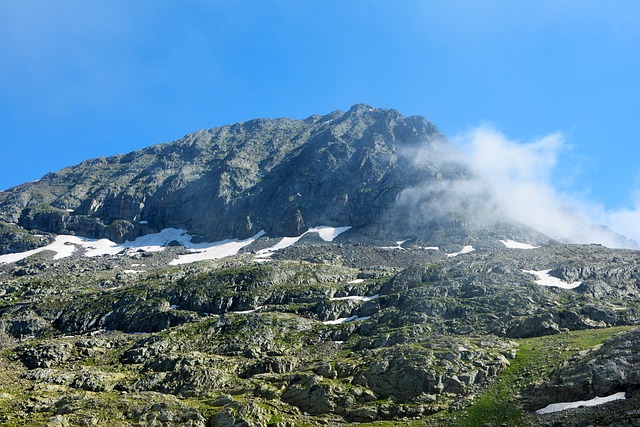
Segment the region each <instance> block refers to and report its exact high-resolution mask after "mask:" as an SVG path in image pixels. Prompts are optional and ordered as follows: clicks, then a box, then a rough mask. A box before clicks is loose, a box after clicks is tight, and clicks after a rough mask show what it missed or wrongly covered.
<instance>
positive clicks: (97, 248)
mask: <svg viewBox="0 0 640 427" xmlns="http://www.w3.org/2000/svg"><path fill="white" fill-rule="evenodd" d="M264 234H265V232H264V231H261V232H259V233H258V234H256V235H255V236H253V237H250V238H249V239H245V240H237V239H233V240H222V241H220V242H213V243H191V239H192V236H191V235H189V234H187V231H186V230H182V229H177V228H165V229H164V230H162V231H160V232H159V233H153V234H147V235H145V236H141V237H138V238H137V239H135V240H133V241H127V242H124V243H120V244H118V243H115V242H112V241H111V240H109V239H99V240H94V239H87V238H84V237H77V236H66V235H61V236H57V237H56V238H55V240H54V241H53V243H51V244H49V245H47V246H43V247H41V248H37V249H33V250H30V251H26V252H20V253H16V254H7V255H2V256H0V264H8V263H11V262H16V261H20V260H22V259H25V258H27V257H30V256H31V255H35V254H37V253H39V252H43V251H53V252H55V253H56V254H55V256H54V257H53V259H55V260H58V259H62V258H66V257H69V256H71V255H73V253H74V252H75V251H76V250H77V249H78V248H82V249H84V250H85V252H84V255H85V256H87V257H97V256H101V255H116V254H119V253H121V252H123V251H125V252H126V253H134V252H137V251H140V250H142V251H146V252H159V251H163V250H164V249H165V247H167V245H168V244H169V243H170V242H174V241H175V242H178V243H179V244H181V245H182V246H184V247H186V248H188V249H191V250H192V251H194V252H195V253H192V254H187V255H181V256H180V257H178V259H176V260H173V261H171V262H170V264H171V265H178V264H186V263H190V262H196V261H202V260H206V259H218V258H223V257H226V256H231V255H235V254H237V253H238V251H239V250H240V249H242V248H243V247H245V246H247V245H249V244H251V243H253V241H255V240H256V239H257V238H258V237H260V236H262V235H264Z"/></svg>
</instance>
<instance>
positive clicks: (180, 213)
mask: <svg viewBox="0 0 640 427" xmlns="http://www.w3.org/2000/svg"><path fill="white" fill-rule="evenodd" d="M105 238H106V239H105ZM639 324H640V251H635V250H622V249H609V248H606V247H603V246H600V245H565V244H562V243H559V242H556V241H553V240H552V239H549V238H548V237H546V236H544V235H542V234H540V233H538V232H536V231H534V230H531V229H529V228H527V227H525V226H523V225H520V224H516V223H514V222H513V221H510V220H509V219H508V218H506V217H505V216H503V215H501V213H500V211H499V209H498V207H497V206H496V204H495V203H494V202H493V200H492V197H491V192H490V191H489V190H488V189H487V188H486V187H485V186H484V185H483V183H482V181H481V180H479V179H477V177H474V175H473V173H472V171H471V170H470V169H469V168H468V167H467V166H466V164H465V161H464V159H463V157H462V155H461V153H459V152H458V151H456V149H455V148H454V147H452V146H451V145H450V144H449V143H448V142H447V140H446V139H445V138H444V137H443V136H442V135H440V134H439V133H438V131H437V129H436V128H435V126H433V125H432V124H431V123H429V122H428V121H427V120H426V119H424V118H422V117H403V116H402V115H401V114H400V113H398V112H397V111H395V110H384V109H374V108H371V107H368V106H365V105H356V106H354V107H353V108H351V109H350V110H349V111H348V112H342V111H336V112H333V113H330V114H328V115H325V116H312V117H309V118H308V119H305V120H290V119H261V120H252V121H249V122H245V123H239V124H235V125H231V126H224V127H220V128H214V129H209V130H203V131H200V132H196V133H194V134H190V135H187V136H185V137H184V138H182V139H180V140H178V141H175V142H170V143H167V144H161V145H155V146H152V147H149V148H145V149H142V150H139V151H135V152H133V153H129V154H126V155H119V156H114V157H109V158H99V159H94V160H89V161H86V162H84V163H81V164H80V165H77V166H74V167H69V168H66V169H63V170H61V171H59V172H56V173H51V174H48V175H46V176H45V177H43V178H42V179H41V180H39V181H37V182H32V183H27V184H24V185H21V186H18V187H15V188H12V189H10V190H8V191H4V192H1V193H0V426H1V427H4V426H18V425H21V426H22V425H28V426H60V427H62V426H90V425H96V426H119V427H125V426H126V427H129V426H131V427H133V426H138V427H143V426H163V427H171V426H176V427H177V426H189V427H295V426H347V425H359V424H365V425H371V426H375V427H390V426H405V427H417V426H430V427H449V426H482V425H486V426H513V427H518V426H520V427H524V426H527V427H531V426H558V425H562V426H574V427H582V426H585V425H589V424H591V425H602V426H609V425H611V426H638V425H640V374H639V373H640V329H638V325H639ZM592 405H595V406H592ZM578 406H582V407H581V408H577V407H578ZM570 408H573V409H570Z"/></svg>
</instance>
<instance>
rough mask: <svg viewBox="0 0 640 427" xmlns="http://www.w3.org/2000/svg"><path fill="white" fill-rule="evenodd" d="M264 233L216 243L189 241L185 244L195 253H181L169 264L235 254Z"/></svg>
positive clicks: (186, 262)
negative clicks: (194, 242)
mask: <svg viewBox="0 0 640 427" xmlns="http://www.w3.org/2000/svg"><path fill="white" fill-rule="evenodd" d="M264 234H265V232H264V230H262V231H260V232H259V233H258V234H256V235H254V236H252V237H249V238H248V239H244V240H238V239H227V240H222V241H219V242H214V243H197V244H192V243H189V244H188V245H185V246H187V247H189V248H190V249H191V250H192V251H193V253H191V254H187V255H180V256H179V257H178V259H174V260H173V261H171V262H170V263H169V265H179V264H188V263H192V262H197V261H204V260H210V259H219V258H224V257H228V256H231V255H235V254H237V253H238V252H239V251H240V249H242V248H244V247H245V246H248V245H250V244H251V243H253V242H254V241H256V239H258V238H259V237H261V236H263V235H264ZM189 240H191V236H189Z"/></svg>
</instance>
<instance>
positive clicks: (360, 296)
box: [329, 294, 380, 302]
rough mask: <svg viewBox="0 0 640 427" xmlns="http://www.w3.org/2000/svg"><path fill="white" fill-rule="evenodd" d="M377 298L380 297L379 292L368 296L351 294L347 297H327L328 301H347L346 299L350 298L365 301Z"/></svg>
mask: <svg viewBox="0 0 640 427" xmlns="http://www.w3.org/2000/svg"><path fill="white" fill-rule="evenodd" d="M378 298H380V294H375V295H372V296H370V297H367V296H363V295H353V296H348V297H338V298H329V301H347V300H351V301H363V302H367V301H373V300H374V299H378Z"/></svg>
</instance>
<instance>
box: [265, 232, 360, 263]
mask: <svg viewBox="0 0 640 427" xmlns="http://www.w3.org/2000/svg"><path fill="white" fill-rule="evenodd" d="M350 229H351V226H347V227H328V226H320V227H313V228H310V229H308V230H307V231H305V232H304V233H302V234H301V235H299V236H297V237H283V238H282V239H281V240H280V241H279V242H278V243H276V244H275V245H273V246H271V247H268V248H266V249H260V250H259V251H258V252H257V254H256V256H255V259H256V261H258V262H264V261H266V260H267V258H269V257H270V256H271V255H273V253H274V252H275V251H279V250H280V249H284V248H288V247H289V246H291V245H293V244H294V243H296V242H297V241H298V240H300V239H302V237H303V236H305V235H306V234H308V233H318V235H319V236H320V238H321V239H322V240H324V241H325V242H332V241H333V239H335V238H336V237H338V236H339V235H340V234H342V233H344V232H345V231H347V230H350Z"/></svg>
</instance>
